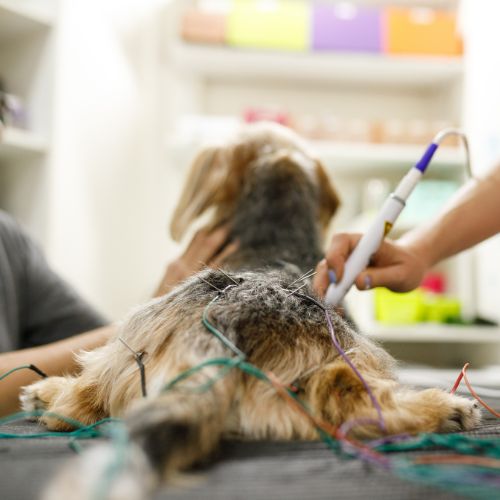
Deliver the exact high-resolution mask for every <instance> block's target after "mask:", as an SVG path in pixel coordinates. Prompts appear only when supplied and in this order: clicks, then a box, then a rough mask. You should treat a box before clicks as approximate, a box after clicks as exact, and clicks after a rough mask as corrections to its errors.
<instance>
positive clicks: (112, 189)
mask: <svg viewBox="0 0 500 500" xmlns="http://www.w3.org/2000/svg"><path fill="white" fill-rule="evenodd" d="M165 3H168V2H165V1H160V0H158V1H156V0H150V1H148V2H143V1H141V0H106V1H105V2H104V1H102V0H71V1H69V0H66V1H63V2H62V3H61V12H60V21H59V28H58V30H59V31H58V50H57V54H56V62H57V64H56V66H57V68H56V89H55V95H56V103H55V107H56V110H55V118H54V123H55V130H54V138H53V139H54V140H53V144H54V152H53V157H52V162H51V165H52V168H51V183H52V187H51V206H50V234H49V240H48V241H49V244H48V248H47V254H48V257H49V259H50V261H51V262H52V264H53V266H54V267H55V268H56V269H57V270H58V271H59V272H60V273H61V274H62V275H64V276H65V277H66V278H67V279H68V280H69V281H70V282H72V283H73V284H75V285H76V287H77V288H78V289H79V291H80V292H82V293H83V295H85V296H86V297H87V298H88V299H89V300H90V301H91V302H92V303H94V304H95V305H97V306H98V307H99V308H100V309H101V310H102V311H104V312H105V313H106V314H108V315H109V316H110V317H112V318H118V317H120V316H121V315H122V314H123V313H124V312H125V311H126V310H127V309H128V308H129V307H130V306H131V305H133V304H135V303H137V302H139V301H142V300H145V299H146V298H148V297H149V294H150V293H151V291H152V289H153V288H154V286H155V284H156V281H157V280H158V279H159V278H160V275H161V273H162V271H163V265H164V262H165V261H166V259H167V258H168V257H169V256H171V255H172V252H173V249H174V247H173V245H172V243H170V242H169V240H168V238H167V235H166V226H167V222H168V213H169V212H170V207H171V206H172V204H173V202H174V200H175V197H176V194H175V191H176V184H172V183H171V182H170V183H169V171H168V169H167V164H166V160H165V158H164V154H163V150H162V147H161V145H162V139H163V134H162V131H161V124H160V121H159V120H160V113H158V112H157V110H158V108H159V95H160V94H159V91H160V88H159V87H160V84H159V79H158V72H159V67H160V65H159V64H158V62H159V61H158V59H159V57H160V54H159V46H158V33H159V29H160V28H161V26H160V24H159V20H160V17H159V16H158V13H159V11H160V10H161V8H162V7H163V5H164V4H165Z"/></svg>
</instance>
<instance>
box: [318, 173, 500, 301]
mask: <svg viewBox="0 0 500 500" xmlns="http://www.w3.org/2000/svg"><path fill="white" fill-rule="evenodd" d="M499 231H500V166H498V167H497V168H495V169H494V170H493V171H492V172H491V173H490V174H489V175H487V176H486V177H485V178H483V179H481V180H479V181H470V182H469V183H467V184H466V185H465V186H464V187H463V188H462V189H461V190H459V192H458V193H457V194H456V195H455V196H454V197H453V199H452V200H451V202H450V203H449V204H448V205H447V206H446V207H445V209H444V211H443V212H442V213H441V215H440V216H438V217H437V218H436V219H435V220H433V221H432V222H430V223H428V224H426V225H424V226H422V227H421V228H416V229H414V230H413V231H410V232H409V233H407V234H406V235H405V236H403V237H402V238H400V239H399V240H398V241H396V242H390V241H384V242H383V243H382V245H381V247H380V249H379V250H378V251H377V252H376V253H375V255H374V256H373V258H372V260H371V262H370V266H369V267H368V268H367V269H365V270H364V271H363V272H362V273H360V274H359V276H358V277H357V278H356V286H357V287H358V288H359V289H360V290H363V289H369V288H373V287H374V286H385V287H387V288H390V289H391V290H394V291H397V292H405V291H409V290H413V289H414V288H416V287H417V286H418V285H419V284H420V283H421V281H422V278H423V276H424V274H425V273H426V272H427V270H428V269H429V268H430V267H432V266H433V265H434V264H437V263H438V262H440V261H441V260H443V259H445V258H447V257H451V256H452V255H455V254H457V253H459V252H461V251H463V250H466V249H468V248H470V247H472V246H474V245H476V244H477V243H479V242H481V241H483V240H485V239H487V238H489V237H490V236H493V235H494V234H496V233H498V232H499ZM360 237H361V236H360V235H356V234H338V235H335V236H334V238H333V239H332V242H331V245H330V247H329V249H328V251H327V253H326V257H325V259H324V260H323V261H321V262H320V263H319V264H318V268H317V271H318V272H317V274H316V277H315V280H314V287H315V289H316V290H317V291H318V293H320V294H322V295H323V294H324V293H325V292H326V289H327V288H328V284H329V277H328V270H329V269H331V270H333V271H334V272H335V274H336V278H337V280H339V279H341V278H342V274H343V271H344V263H345V261H346V260H347V258H348V256H349V255H350V253H351V252H352V250H353V249H354V247H355V246H356V244H357V243H358V241H359V238H360Z"/></svg>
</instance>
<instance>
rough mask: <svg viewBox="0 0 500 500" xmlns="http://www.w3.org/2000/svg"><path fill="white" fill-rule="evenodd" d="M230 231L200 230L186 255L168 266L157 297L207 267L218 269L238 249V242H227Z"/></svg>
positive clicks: (187, 249)
mask: <svg viewBox="0 0 500 500" xmlns="http://www.w3.org/2000/svg"><path fill="white" fill-rule="evenodd" d="M228 233H229V230H228V228H227V227H226V226H222V227H219V228H216V229H213V230H208V229H200V230H199V231H198V232H197V233H196V234H195V235H194V237H193V239H192V240H191V242H190V243H189V245H188V246H187V248H186V250H185V251H184V253H183V254H182V255H181V256H180V257H178V258H177V259H175V260H173V261H172V262H170V264H168V266H167V269H166V271H165V275H164V276H163V278H162V280H161V283H160V285H159V287H158V289H157V290H156V293H155V294H154V296H155V297H158V296H159V295H163V294H165V293H167V292H169V291H170V290H171V289H172V288H173V287H174V286H176V285H177V284H179V283H180V282H181V281H183V280H184V279H186V278H187V277H189V276H191V275H192V274H195V273H197V272H198V271H200V270H201V269H203V268H204V267H205V266H209V267H217V266H219V265H221V264H222V262H223V261H224V260H225V259H226V258H227V257H229V256H230V255H231V254H233V253H234V252H235V251H236V250H237V249H238V242H229V243H228V242H227V237H228Z"/></svg>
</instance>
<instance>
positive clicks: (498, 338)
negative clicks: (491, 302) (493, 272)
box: [362, 323, 500, 343]
mask: <svg viewBox="0 0 500 500" xmlns="http://www.w3.org/2000/svg"><path fill="white" fill-rule="evenodd" d="M362 331H363V332H365V333H367V335H368V336H369V337H370V338H372V339H376V340H380V341H384V342H423V343H475V342H476V343H500V327H490V326H483V327H480V326H461V325H438V324H430V323H426V324H419V325H411V326H408V325H404V326H385V325H378V324H374V325H371V326H368V327H366V328H364V329H362Z"/></svg>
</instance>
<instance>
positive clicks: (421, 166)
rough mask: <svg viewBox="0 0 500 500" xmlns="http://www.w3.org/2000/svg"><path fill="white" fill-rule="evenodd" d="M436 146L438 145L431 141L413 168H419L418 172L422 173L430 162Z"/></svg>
mask: <svg viewBox="0 0 500 500" xmlns="http://www.w3.org/2000/svg"><path fill="white" fill-rule="evenodd" d="M437 148H438V145H437V144H435V143H434V142H432V143H431V144H430V145H429V147H428V148H427V149H426V151H425V153H424V155H423V156H422V158H420V161H419V162H418V163H417V164H416V165H415V168H417V169H418V170H420V172H422V173H424V172H425V169H426V168H427V167H428V166H429V163H430V162H431V160H432V157H433V156H434V153H435V152H436V149H437Z"/></svg>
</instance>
